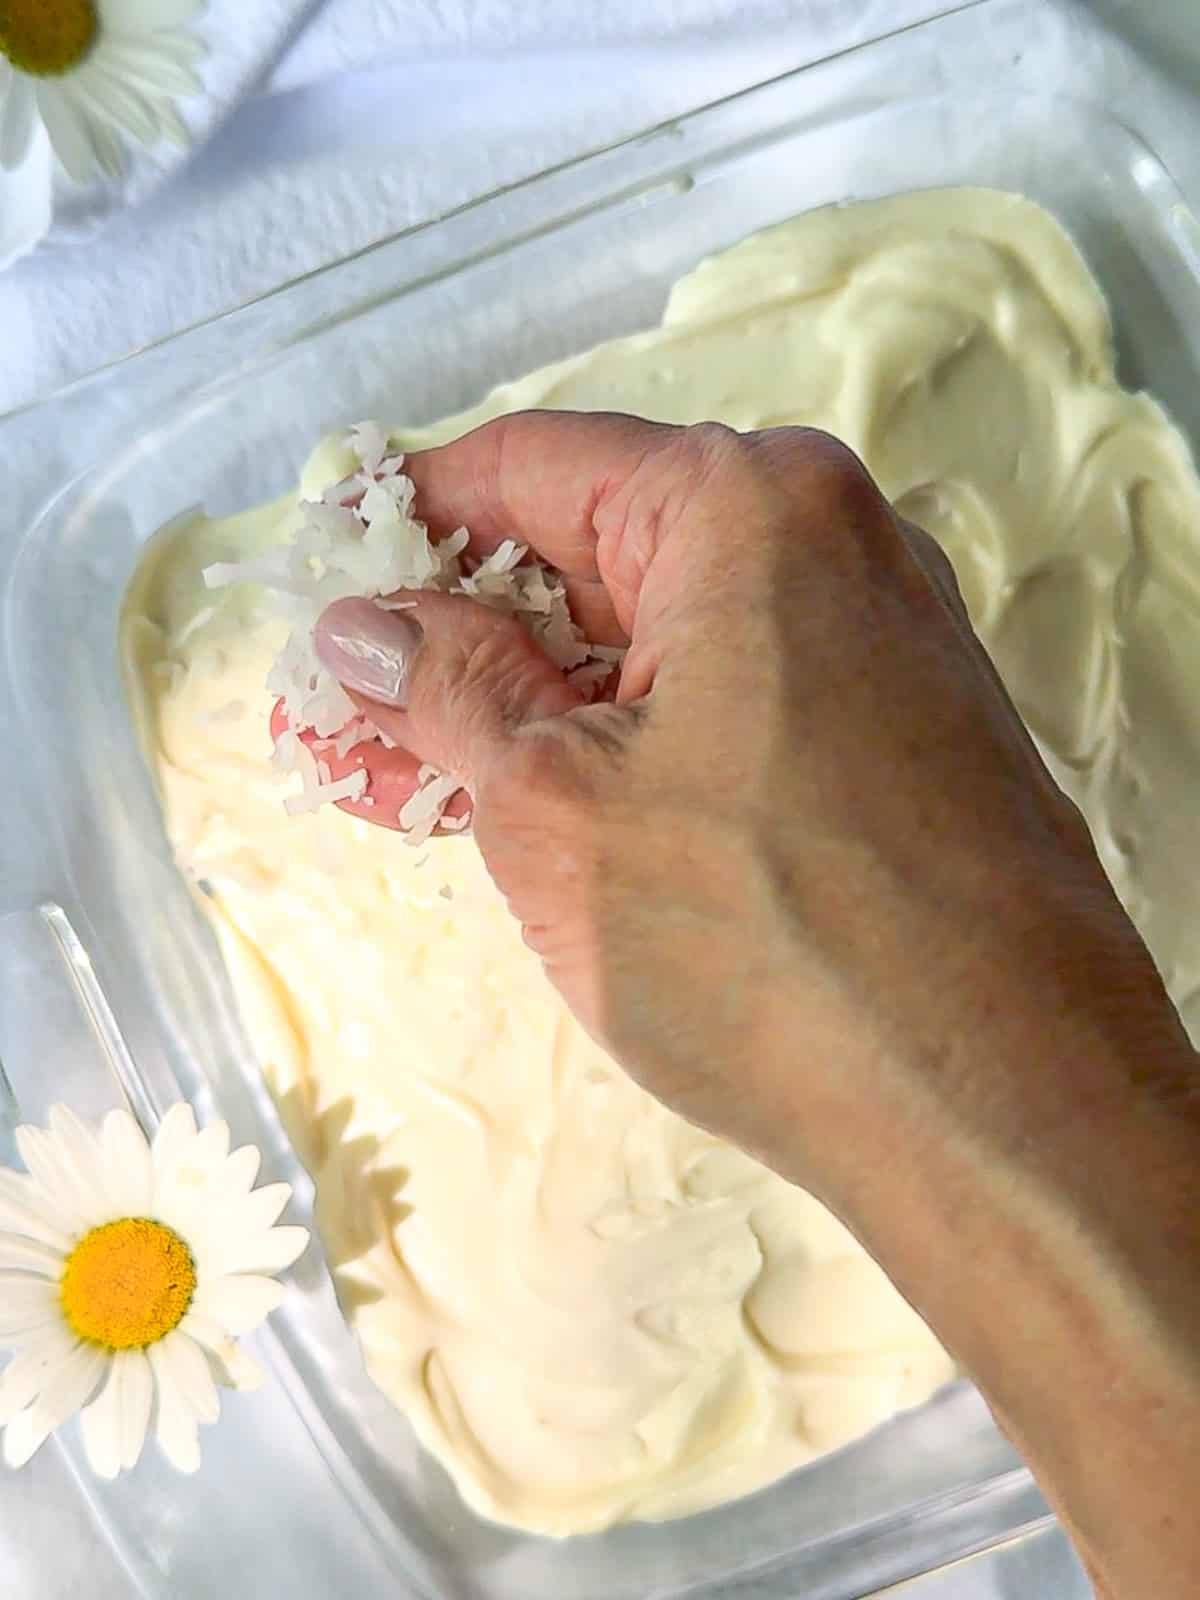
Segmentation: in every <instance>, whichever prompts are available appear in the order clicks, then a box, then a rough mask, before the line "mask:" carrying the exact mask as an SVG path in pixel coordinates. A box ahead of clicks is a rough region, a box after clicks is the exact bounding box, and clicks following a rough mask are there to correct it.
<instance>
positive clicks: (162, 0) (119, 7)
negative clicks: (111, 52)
mask: <svg viewBox="0 0 1200 1600" xmlns="http://www.w3.org/2000/svg"><path fill="white" fill-rule="evenodd" d="M203 10H204V0H155V3H154V14H153V16H147V15H146V0H104V26H105V29H106V30H107V29H112V30H114V31H116V32H118V33H119V31H120V30H121V29H122V28H129V29H130V30H131V31H133V32H136V34H137V36H138V38H145V37H146V35H147V33H149V31H150V29H154V30H155V32H154V33H150V37H151V38H152V39H154V38H156V35H157V32H158V30H160V29H165V28H176V27H178V26H179V25H180V24H181V23H184V22H190V21H191V19H192V18H193V17H197V16H199V15H200V13H201V11H203Z"/></svg>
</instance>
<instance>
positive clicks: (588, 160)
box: [0, 0, 1004, 431]
mask: <svg viewBox="0 0 1200 1600" xmlns="http://www.w3.org/2000/svg"><path fill="white" fill-rule="evenodd" d="M1003 3H1004V0H959V3H958V4H955V5H951V6H948V7H947V8H946V10H944V11H941V12H938V13H937V14H935V15H932V16H928V17H922V18H919V19H917V20H915V21H913V22H909V23H906V24H905V25H904V26H903V27H900V28H895V29H886V30H884V31H883V32H882V33H878V34H875V35H873V36H872V37H871V38H869V39H863V40H860V41H859V42H858V43H857V44H853V45H848V46H846V47H845V48H844V49H840V50H835V51H832V52H831V53H830V54H829V55H825V56H818V57H816V58H814V59H813V60H812V61H807V62H805V63H804V64H803V65H802V66H798V67H790V68H788V69H786V70H785V71H783V72H779V73H775V74H773V75H772V76H771V77H769V78H764V79H762V80H761V81H760V82H758V83H755V84H751V85H749V86H748V87H746V88H744V89H737V90H734V91H733V92H732V93H730V94H727V95H722V96H720V97H719V98H718V99H716V100H709V101H706V102H705V103H704V104H702V105H699V106H696V107H693V109H692V110H690V111H686V112H683V113H682V114H681V115H679V116H675V117H669V118H666V119H665V120H663V121H661V122H656V123H651V124H650V125H649V126H648V127H646V128H641V129H639V130H638V131H637V132H636V133H632V134H629V135H627V136H625V137H623V138H621V139H617V140H614V141H613V142H612V143H610V144H601V145H596V146H594V147H593V148H591V149H589V150H585V151H583V152H582V153H581V154H580V155H576V156H571V157H569V158H568V159H567V160H565V161H560V162H556V163H555V164H554V165H552V166H549V167H545V168H542V169H541V170H540V171H538V172H535V173H531V174H530V175H529V176H528V177H524V178H519V179H516V180H515V181H513V182H512V183H506V184H501V185H499V186H498V187H496V188H494V189H488V190H485V191H484V193H482V194H480V195H476V196H475V197H474V198H472V199H470V200H466V201H464V202H463V203H462V204H461V205H458V206H452V207H451V208H450V209H449V210H447V211H443V212H439V213H437V214H436V215H435V216H432V217H430V218H428V219H427V220H426V221H424V222H418V223H413V224H411V225H410V226H408V227H405V228H398V229H396V231H395V232H394V233H389V234H384V235H383V236H382V237H381V238H379V239H374V240H372V242H371V243H370V244H367V245H363V246H362V247H361V248H360V249H358V250H354V251H350V252H348V253H347V254H346V255H342V256H337V257H335V258H334V259H332V260H330V261H327V262H324V263H322V264H321V265H320V266H318V267H313V268H311V269H310V270H309V271H307V272H302V273H298V274H297V275H296V276H295V277H293V278H288V279H286V280H285V281H284V282H283V283H280V284H276V285H275V286H274V288H271V289H267V290H264V291H263V292H262V293H261V294H256V295H252V296H250V297H249V298H248V299H245V300H241V301H238V302H236V303H235V304H233V305H231V306H226V307H225V308H224V309H222V310H221V311H217V312H214V313H213V314H212V315H211V316H207V317H201V318H199V319H198V320H197V321H195V322H190V323H187V324H185V325H184V326H183V327H181V328H176V329H173V330H172V331H171V332H170V333H167V334H164V335H162V336H161V337H160V338H157V339H151V340H149V341H147V342H146V343H145V344H141V345H137V346H135V347H134V348H133V349H132V350H128V351H126V352H125V353H124V354H123V355H120V356H117V357H115V358H114V359H113V360H111V361H106V362H103V363H101V364H100V365H99V366H97V367H93V368H92V369H91V370H90V371H88V372H85V373H81V374H80V375H79V376H78V377H77V378H73V379H71V380H70V381H69V382H67V383H64V384H61V385H59V386H58V387H56V388H55V389H53V390H51V391H50V392H49V393H48V394H45V395H38V396H35V397H34V398H33V399H31V400H28V401H25V402H23V403H22V404H21V405H17V406H13V407H10V408H9V409H8V410H6V411H0V431H2V430H3V427H4V425H5V424H6V423H8V422H10V421H14V420H16V419H18V418H27V417H29V416H30V415H33V414H36V413H37V412H39V411H42V410H44V409H49V408H52V407H54V406H55V405H56V404H59V403H61V402H63V401H65V400H73V399H74V398H75V397H76V396H78V395H79V394H80V393H82V392H84V391H85V390H87V389H89V388H92V387H93V386H95V385H96V384H98V383H104V382H107V381H109V380H110V379H112V378H115V377H118V376H121V375H123V374H124V372H125V370H126V369H127V368H129V367H130V366H131V365H133V364H136V363H137V362H140V361H143V360H145V359H146V358H148V357H151V356H155V355H158V354H161V353H162V352H163V351H165V350H169V349H171V348H172V347H175V346H177V345H179V344H180V343H182V342H185V341H188V340H191V339H193V338H196V337H200V336H202V335H204V334H205V333H206V332H208V331H210V330H212V329H213V328H218V327H222V326H224V325H225V324H227V323H229V322H231V321H234V320H235V319H237V318H240V317H242V316H244V315H245V314H246V313H247V312H250V311H253V310H255V309H256V308H258V307H262V306H266V305H269V304H273V303H275V302H278V301H280V300H282V299H284V298H285V297H287V296H288V295H289V294H291V293H292V292H293V291H295V290H297V289H299V288H301V287H303V286H304V285H306V284H312V283H316V282H319V281H321V280H323V279H326V278H328V277H329V276H330V275H332V274H335V273H338V272H340V271H343V270H344V269H345V268H346V267H347V266H349V265H351V264H352V263H355V262H359V261H365V260H368V259H369V258H371V257H372V256H375V255H378V254H380V253H381V252H383V251H386V250H389V249H392V248H394V247H396V246H399V245H404V244H411V243H413V242H414V241H417V240H420V239H422V238H426V237H430V236H433V235H436V234H437V233H438V232H439V230H441V229H444V228H445V227H446V226H447V225H449V224H452V223H453V222H455V221H456V220H457V219H459V218H462V217H466V216H470V215H472V214H478V213H481V212H483V211H485V210H487V209H489V208H491V207H493V206H495V205H496V204H497V203H498V202H500V201H504V200H507V199H510V198H513V197H515V196H518V195H528V194H536V193H537V192H538V191H539V190H542V189H546V188H547V187H548V186H549V185H551V184H552V183H554V182H555V181H556V180H559V179H562V178H564V177H570V176H572V175H573V174H577V173H579V172H582V171H587V170H598V169H599V168H600V166H601V164H602V163H604V162H606V161H608V160H611V159H612V158H614V157H617V158H620V157H622V156H625V155H627V154H628V152H630V151H632V150H635V149H637V148H638V147H639V146H642V145H648V144H650V143H652V142H655V141H657V140H660V139H662V138H663V137H664V136H667V137H669V136H670V135H671V134H672V133H673V132H675V131H676V130H678V129H680V128H683V127H686V126H687V125H690V124H693V123H697V122H699V121H701V120H702V119H704V118H706V117H710V116H712V115H714V114H715V113H718V112H720V111H722V110H724V109H726V108H729V107H732V106H736V105H738V104H741V103H749V102H751V101H752V100H753V99H754V97H755V96H758V95H761V94H763V93H764V92H766V91H769V90H772V89H775V88H778V87H779V86H781V85H783V84H787V83H789V82H796V81H799V80H800V79H801V78H803V77H804V76H805V75H806V74H811V73H815V72H817V71H819V70H820V69H821V68H823V67H827V66H829V65H831V64H832V63H834V62H837V61H841V60H844V59H845V58H847V57H850V56H855V55H860V54H865V53H866V52H867V51H869V50H871V49H873V48H874V47H875V46H876V45H879V44H882V43H884V42H885V41H888V40H893V39H899V38H902V37H903V36H904V35H906V34H913V33H918V32H920V31H922V30H924V29H930V28H937V27H938V26H939V25H944V24H945V23H946V22H947V21H948V20H951V19H953V18H956V17H960V16H962V15H964V14H965V13H967V12H971V11H981V10H986V9H987V8H989V7H993V6H996V5H997V4H1003ZM639 187H640V186H639V185H634V186H632V187H631V188H630V190H629V194H630V195H632V194H636V193H637V192H638V188H639ZM620 198H622V196H621V195H620V194H617V193H613V194H610V195H608V196H606V200H605V202H604V203H610V202H611V201H612V200H616V199H620ZM573 215H574V213H570V212H568V213H564V214H561V215H555V216H552V217H548V218H547V219H546V222H545V224H544V227H545V228H552V227H555V226H559V225H561V224H563V223H565V222H567V221H569V220H571V218H572V216H573ZM542 231H544V228H539V229H538V230H536V231H535V232H534V233H532V234H529V235H524V234H521V235H514V236H508V237H505V238H502V239H501V240H499V241H498V242H497V244H496V246H495V250H494V251H489V252H487V253H486V254H499V253H500V252H501V251H503V250H505V249H507V248H510V247H511V246H513V245H515V244H519V243H521V242H523V241H524V239H525V238H526V237H536V236H537V233H540V232H542ZM473 259H474V258H469V257H466V258H460V259H458V260H456V261H455V262H453V263H452V264H451V265H449V266H448V267H446V268H445V269H443V271H444V272H454V271H459V270H461V269H462V268H463V267H464V266H466V265H468V264H470V263H471V262H472V261H473ZM481 259H482V257H481ZM440 275H442V274H439V276H440ZM422 281H423V280H421V279H414V280H413V281H412V282H411V283H406V284H405V285H403V288H405V289H408V288H415V287H419V286H420V283H421V282H422ZM362 309H364V307H363V306H361V305H356V306H355V310H356V311H361V310H362ZM310 331H311V330H310V329H300V330H298V333H297V337H298V338H303V337H304V335H305V334H306V333H308V332H310Z"/></svg>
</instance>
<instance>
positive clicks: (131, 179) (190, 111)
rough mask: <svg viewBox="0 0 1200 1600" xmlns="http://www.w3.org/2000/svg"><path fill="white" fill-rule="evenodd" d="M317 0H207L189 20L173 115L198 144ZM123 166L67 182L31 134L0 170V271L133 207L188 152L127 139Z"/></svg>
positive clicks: (262, 74) (252, 86)
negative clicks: (26, 149)
mask: <svg viewBox="0 0 1200 1600" xmlns="http://www.w3.org/2000/svg"><path fill="white" fill-rule="evenodd" d="M323 3H324V0H253V4H247V0H208V6H207V9H206V10H205V11H204V12H203V13H202V15H201V16H200V17H199V18H198V19H197V20H196V21H195V22H194V23H193V24H192V30H193V31H194V32H195V33H197V34H198V35H199V36H200V37H201V38H202V39H203V40H204V41H205V43H206V44H207V46H208V55H207V57H206V58H205V60H203V61H202V62H201V63H200V66H199V70H200V75H201V77H202V78H203V80H204V92H203V94H201V95H196V96H194V97H189V98H188V99H185V100H181V101H180V104H179V110H180V114H181V115H182V117H183V119H184V121H185V122H186V124H187V126H188V130H189V132H190V133H191V134H192V138H193V141H194V144H193V149H194V148H195V146H197V145H202V144H203V143H204V142H205V141H206V140H207V139H209V138H210V137H211V135H212V134H213V132H214V131H215V130H216V129H217V128H218V127H220V125H221V124H222V123H223V122H224V121H225V120H226V118H227V117H228V116H229V114H230V112H231V111H232V110H233V109H234V108H235V107H236V106H238V105H239V104H240V103H241V102H242V101H243V100H244V99H245V98H246V96H247V95H248V94H252V93H254V92H256V91H258V90H259V89H261V88H262V86H263V84H264V83H265V82H266V80H267V78H268V77H269V75H270V73H271V71H272V69H273V68H274V66H275V64H276V62H277V61H278V59H279V57H280V56H281V55H282V54H284V53H286V52H287V51H288V49H289V48H290V47H291V46H292V45H293V44H294V43H295V42H296V39H297V37H298V36H299V34H300V33H301V32H302V31H303V30H304V28H305V26H306V25H307V24H308V23H309V22H310V21H312V20H313V18H314V17H315V15H316V13H317V12H318V11H319V10H320V9H321V6H322V4H323ZM127 148H128V151H129V156H130V160H129V165H128V169H127V171H126V173H125V174H124V175H123V176H122V177H121V178H118V179H113V180H105V179H98V180H97V181H96V182H94V183H90V184H86V185H80V184H74V183H72V182H71V181H70V180H69V179H68V178H67V177H66V176H65V174H64V173H63V172H62V169H61V168H59V167H58V166H57V163H55V162H53V161H52V159H51V157H50V152H49V148H48V141H47V140H46V138H45V135H44V134H39V136H38V137H37V138H36V139H35V141H34V144H33V148H32V149H31V151H30V153H29V156H28V158H27V159H26V161H25V163H24V164H23V166H22V167H21V168H20V169H18V171H16V172H15V173H6V172H4V171H3V170H0V269H2V268H3V267H4V266H5V265H6V264H7V263H9V262H10V261H12V260H15V259H16V258H17V257H18V256H19V255H22V254H24V253H25V252H26V251H27V250H29V249H30V248H32V246H33V245H34V244H35V243H36V242H37V240H38V239H40V238H41V237H42V236H43V235H44V234H46V233H47V232H49V234H50V237H51V238H54V239H60V240H62V239H75V240H78V239H80V238H86V237H88V236H89V235H90V234H92V233H93V232H94V231H95V229H96V228H97V226H98V225H99V224H101V223H102V222H103V221H104V219H105V218H106V217H108V216H109V215H110V214H111V213H112V212H113V211H115V210H118V209H119V208H121V207H123V206H127V205H132V204H136V203H137V202H138V201H140V200H142V199H144V198H145V196H146V195H147V194H149V193H150V192H151V191H152V190H153V189H155V188H157V187H158V186H159V185H160V184H161V183H162V182H163V181H164V180H165V179H166V178H168V177H169V176H170V175H171V174H172V173H173V172H174V171H175V170H176V169H177V168H178V167H180V166H181V165H182V164H183V162H184V161H185V160H187V158H188V155H189V152H188V151H184V150H179V149H176V148H175V147H174V146H171V145H166V144H164V145H162V146H160V147H159V148H158V149H156V150H153V151H147V150H144V149H142V148H141V147H140V146H137V145H135V144H133V143H130V144H129V145H128V146H127Z"/></svg>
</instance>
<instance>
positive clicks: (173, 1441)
mask: <svg viewBox="0 0 1200 1600" xmlns="http://www.w3.org/2000/svg"><path fill="white" fill-rule="evenodd" d="M149 1356H150V1370H151V1371H152V1372H153V1373H154V1381H155V1385H156V1387H157V1389H158V1422H157V1425H156V1427H155V1433H156V1435H157V1438H158V1445H159V1449H160V1450H161V1451H162V1453H163V1455H165V1456H166V1458H167V1460H168V1461H169V1462H170V1463H171V1465H172V1466H173V1467H175V1468H176V1469H177V1470H178V1471H179V1472H196V1471H197V1470H198V1469H199V1466H200V1430H199V1428H198V1426H197V1423H196V1419H195V1417H194V1416H193V1415H192V1413H191V1412H190V1411H189V1410H188V1409H187V1407H186V1406H185V1405H183V1403H182V1402H181V1401H180V1399H179V1396H178V1394H177V1392H176V1390H175V1388H174V1387H173V1385H172V1384H171V1382H170V1379H169V1378H166V1377H164V1372H163V1358H162V1345H161V1344H152V1345H151V1346H150V1350H149Z"/></svg>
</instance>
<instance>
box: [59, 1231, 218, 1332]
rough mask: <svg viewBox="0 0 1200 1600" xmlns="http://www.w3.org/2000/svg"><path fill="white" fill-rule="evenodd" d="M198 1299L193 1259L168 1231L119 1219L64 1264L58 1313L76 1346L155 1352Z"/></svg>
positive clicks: (81, 1244) (85, 1239)
mask: <svg viewBox="0 0 1200 1600" xmlns="http://www.w3.org/2000/svg"><path fill="white" fill-rule="evenodd" d="M195 1292H196V1266H195V1263H194V1262H193V1260H192V1252H191V1251H190V1250H189V1249H188V1247H187V1245H186V1244H184V1242H183V1240H182V1239H181V1238H180V1237H179V1235H178V1234H177V1233H176V1232H175V1230H174V1229H173V1228H168V1227H167V1226H166V1224H165V1223H162V1222H152V1221H150V1220H149V1218H147V1217H122V1218H121V1220H120V1221H119V1222H106V1223H105V1224H104V1226H103V1227H101V1228H93V1229H92V1231H91V1232H90V1233H85V1234H84V1236H83V1238H82V1239H81V1240H80V1241H79V1243H78V1244H77V1245H76V1246H75V1248H74V1250H72V1252H71V1254H70V1255H69V1256H68V1257H67V1265H66V1268H65V1270H64V1272H63V1276H62V1285H61V1294H62V1307H63V1312H64V1314H65V1316H66V1319H67V1321H68V1323H69V1324H70V1325H71V1327H72V1329H73V1330H74V1331H75V1332H76V1333H77V1334H78V1335H79V1337H80V1338H81V1339H86V1340H87V1341H88V1343H89V1344H100V1345H103V1346H104V1347H105V1348H106V1349H108V1350H134V1349H141V1348H142V1347H143V1346H145V1345H148V1344H157V1342H158V1341H159V1340H160V1339H164V1338H166V1336H167V1334H168V1333H170V1332H171V1331H172V1329H174V1328H177V1327H178V1326H179V1324H180V1323H181V1322H182V1321H183V1319H184V1317H185V1315H186V1314H187V1308H188V1307H189V1306H190V1305H191V1303H192V1296H193V1294H194V1293H195Z"/></svg>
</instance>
